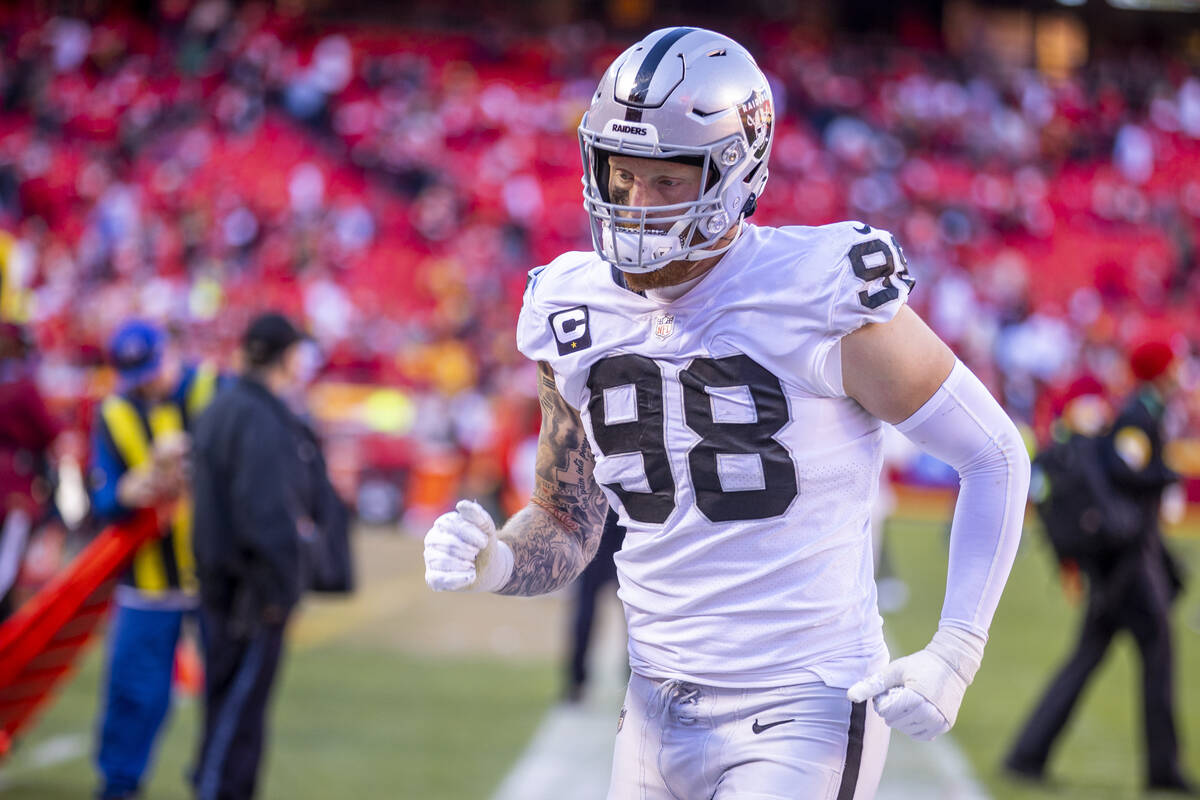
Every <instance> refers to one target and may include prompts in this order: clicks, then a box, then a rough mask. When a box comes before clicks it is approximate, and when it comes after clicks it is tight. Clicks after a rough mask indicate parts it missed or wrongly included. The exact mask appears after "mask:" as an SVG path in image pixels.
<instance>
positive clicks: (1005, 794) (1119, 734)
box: [886, 521, 1200, 800]
mask: <svg viewBox="0 0 1200 800" xmlns="http://www.w3.org/2000/svg"><path fill="white" fill-rule="evenodd" d="M945 536H946V533H945V529H944V528H943V527H941V526H932V525H929V524H928V523H918V522H904V521H899V522H895V523H893V525H892V526H891V528H890V530H889V549H890V556H891V559H892V562H893V564H894V565H895V568H896V572H897V573H898V574H899V575H900V576H901V577H903V578H904V579H905V580H906V581H907V583H908V586H909V588H910V590H911V598H910V600H909V603H908V605H907V607H906V608H904V609H903V611H902V612H901V613H898V614H893V615H889V616H888V617H887V620H886V627H887V631H888V635H889V638H890V639H891V641H892V642H893V643H894V644H895V646H897V647H898V648H902V649H904V650H905V651H909V650H912V649H914V648H917V647H921V646H923V645H924V644H925V642H926V641H928V638H929V636H930V635H932V633H933V629H934V626H935V625H936V621H937V618H938V613H939V611H940V609H941V603H942V594H943V589H944V586H945V569H946V538H945ZM1172 547H1173V549H1174V551H1175V552H1176V553H1177V554H1178V555H1180V556H1181V557H1182V558H1183V559H1184V560H1185V561H1186V562H1187V563H1188V564H1189V565H1190V566H1191V568H1192V569H1191V571H1192V573H1193V575H1196V576H1197V579H1196V580H1194V581H1193V582H1192V583H1191V585H1190V586H1189V589H1188V591H1187V593H1186V594H1185V596H1184V597H1183V598H1182V599H1181V600H1180V602H1179V603H1177V604H1176V607H1175V613H1174V621H1175V625H1174V631H1175V650H1176V669H1175V676H1176V679H1175V683H1176V697H1177V701H1178V707H1177V723H1178V725H1179V727H1180V739H1181V750H1182V752H1183V755H1184V759H1185V763H1186V765H1187V767H1188V768H1189V769H1190V772H1191V774H1192V775H1196V776H1200V637H1198V636H1197V631H1196V628H1195V627H1189V625H1188V623H1189V622H1190V623H1191V625H1192V626H1196V625H1198V624H1200V540H1197V539H1195V538H1190V539H1187V540H1180V541H1173V542H1172ZM1081 611H1082V608H1081V606H1078V605H1072V604H1071V603H1069V602H1068V601H1067V598H1066V596H1065V594H1064V592H1063V591H1062V589H1061V588H1060V584H1059V581H1058V577H1057V573H1056V570H1055V569H1054V567H1053V565H1052V558H1051V556H1050V553H1049V552H1048V549H1047V547H1046V545H1045V543H1044V539H1043V538H1042V536H1041V532H1040V531H1039V530H1038V529H1036V528H1035V527H1033V526H1030V527H1029V528H1028V529H1027V530H1026V535H1025V539H1024V541H1023V542H1022V548H1021V552H1020V554H1019V555H1018V557H1017V562H1016V565H1015V567H1014V569H1013V573H1012V577H1011V578H1010V580H1009V583H1008V586H1007V588H1006V589H1005V592H1004V598H1003V600H1002V601H1001V603H1000V608H999V610H998V611H997V614H996V619H995V622H994V623H993V625H992V630H991V639H990V642H989V644H988V649H987V655H986V657H985V658H984V661H983V668H982V669H981V670H980V671H979V675H978V676H977V677H976V680H975V683H974V684H973V685H972V687H971V689H970V690H969V691H968V692H967V696H966V700H965V701H964V703H963V708H962V711H961V713H960V715H959V718H958V723H957V725H956V726H955V728H954V737H955V739H956V740H957V741H958V742H959V744H960V745H961V746H962V748H963V749H964V751H965V752H966V755H967V757H968V758H969V760H970V761H971V763H972V765H973V767H974V768H975V770H976V772H977V774H978V775H979V777H980V778H981V780H982V781H983V782H984V784H985V785H986V786H987V788H988V790H989V791H990V792H991V793H992V794H993V796H994V797H995V798H997V800H1010V799H1011V800H1035V799H1036V800H1041V798H1051V797H1053V798H1078V799H1079V800H1084V798H1087V800H1104V799H1106V798H1114V799H1115V798H1131V797H1138V796H1140V787H1141V786H1142V783H1143V771H1144V766H1143V762H1144V760H1143V757H1142V747H1143V746H1142V735H1141V724H1142V712H1141V688H1140V675H1141V668H1140V664H1139V662H1138V658H1137V651H1136V648H1135V647H1134V646H1133V642H1132V640H1131V639H1130V638H1129V637H1128V635H1125V634H1123V635H1121V636H1120V637H1118V639H1117V641H1116V642H1115V643H1114V646H1113V649H1112V650H1111V652H1110V656H1109V658H1108V659H1107V660H1106V661H1105V662H1104V663H1103V664H1102V665H1101V667H1100V669H1099V670H1098V672H1097V673H1096V674H1095V676H1094V677H1093V679H1092V682H1091V683H1090V684H1089V686H1088V687H1087V689H1086V690H1085V692H1084V695H1083V698H1082V701H1081V704H1080V706H1078V707H1077V709H1076V713H1075V715H1074V716H1073V718H1072V719H1071V722H1070V723H1069V724H1068V727H1067V729H1066V731H1065V733H1064V735H1063V738H1062V739H1060V741H1059V743H1058V747H1057V750H1056V751H1055V753H1054V755H1053V756H1052V760H1051V763H1050V767H1049V778H1050V781H1051V783H1050V785H1049V786H1048V787H1035V786H1030V785H1027V784H1019V783H1014V782H1013V781H1011V780H1010V779H1008V778H1007V777H1006V776H1004V775H1003V774H1002V772H1001V770H1000V768H999V765H1000V761H1001V759H1002V758H1003V755H1004V753H1005V751H1006V749H1007V748H1008V746H1009V745H1010V743H1011V742H1012V739H1013V737H1014V736H1015V735H1016V731H1017V729H1018V728H1019V726H1020V725H1021V724H1022V723H1023V722H1024V721H1025V717H1026V715H1027V714H1028V713H1029V712H1030V710H1031V709H1032V707H1033V705H1034V703H1035V702H1036V701H1037V698H1038V697H1039V696H1040V693H1041V692H1042V690H1043V689H1044V688H1045V685H1046V684H1047V682H1048V681H1049V679H1050V677H1051V675H1052V674H1053V672H1054V671H1055V670H1056V669H1057V667H1058V666H1059V665H1060V663H1061V662H1062V661H1063V659H1064V658H1065V657H1066V655H1067V654H1068V653H1069V652H1070V650H1071V648H1072V647H1073V644H1074V641H1075V636H1076V633H1077V628H1078V621H1079V616H1080V613H1081Z"/></svg>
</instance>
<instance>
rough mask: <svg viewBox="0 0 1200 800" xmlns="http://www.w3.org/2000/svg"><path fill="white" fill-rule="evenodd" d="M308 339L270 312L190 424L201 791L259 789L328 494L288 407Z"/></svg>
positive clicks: (302, 378)
mask: <svg viewBox="0 0 1200 800" xmlns="http://www.w3.org/2000/svg"><path fill="white" fill-rule="evenodd" d="M302 341H303V338H302V336H301V334H300V332H299V331H297V330H296V328H295V326H294V325H292V323H291V322H290V321H289V320H288V319H287V318H286V317H284V316H282V315H280V314H276V313H268V314H264V315H262V316H260V317H258V318H257V319H255V320H254V321H253V322H252V323H251V325H250V326H249V328H248V329H247V331H246V333H245V335H244V337H243V339H242V355H243V359H244V365H245V367H244V371H243V373H242V375H241V376H240V378H239V379H238V381H237V382H236V383H235V384H234V385H233V386H231V387H230V388H229V389H228V390H227V391H226V392H224V393H223V394H222V395H221V396H220V397H218V398H217V399H216V400H215V401H214V402H213V404H212V406H211V407H210V408H209V409H208V411H206V412H205V414H204V415H203V417H201V419H200V421H199V423H198V426H197V429H196V434H195V444H194V457H195V467H194V468H195V473H194V476H193V495H194V503H195V523H194V525H195V528H194V530H195V532H194V548H195V553H196V570H197V574H198V576H199V578H200V618H201V631H202V634H203V639H204V645H205V661H206V672H205V692H204V694H205V698H204V699H205V709H204V733H203V740H202V744H201V747H200V753H199V757H198V761H197V766H196V770H195V773H194V774H193V783H194V788H195V791H196V796H197V798H198V799H199V800H244V799H245V798H250V797H252V796H253V795H254V790H255V783H256V778H257V773H258V764H259V759H260V756H261V753H262V749H263V738H264V721H265V716H266V707H267V702H268V699H269V695H270V691H271V685H272V683H273V681H274V678H275V674H276V668H277V667H278V665H279V660H280V655H281V650H282V645H283V633H284V627H285V626H286V624H287V621H288V617H289V615H290V614H291V612H292V609H293V608H294V607H295V605H296V603H297V602H298V601H299V599H300V595H301V593H302V591H303V590H304V588H305V583H306V580H305V575H306V571H307V569H308V565H307V564H306V558H305V554H306V552H307V551H308V548H306V546H305V541H306V540H307V539H310V538H312V537H313V536H314V531H315V530H316V527H317V524H318V521H319V519H320V517H321V516H322V514H325V513H328V512H327V510H325V507H326V506H327V505H328V503H329V497H328V496H327V495H326V494H325V490H326V488H327V485H328V478H327V476H325V475H324V462H323V461H322V460H321V458H320V450H319V448H318V446H317V442H316V440H315V438H314V437H313V435H312V432H311V431H310V430H309V428H308V427H307V426H306V425H305V424H304V423H303V422H302V421H301V420H300V419H299V418H298V417H297V416H296V414H295V413H293V411H292V410H291V408H290V407H289V404H288V403H289V400H292V399H294V398H296V397H298V396H299V395H300V393H301V391H302V389H303V387H304V384H305V383H306V374H305V373H306V372H308V370H307V369H306V366H305V353H304V348H303V347H302V346H301V344H302Z"/></svg>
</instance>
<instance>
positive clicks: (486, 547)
mask: <svg viewBox="0 0 1200 800" xmlns="http://www.w3.org/2000/svg"><path fill="white" fill-rule="evenodd" d="M538 376H539V378H538V396H539V398H540V400H541V404H542V430H541V433H540V434H539V435H538V454H537V483H536V486H535V488H534V492H533V499H531V500H530V501H529V505H528V506H526V507H525V508H523V509H522V510H521V511H520V512H518V513H517V514H516V515H514V516H513V518H512V519H510V520H509V521H508V524H507V525H505V526H504V530H502V531H500V532H499V533H497V531H496V525H495V523H494V522H492V518H491V516H490V515H489V514H488V513H487V511H485V510H484V509H483V507H482V506H480V505H479V504H478V503H475V502H472V501H470V500H460V501H459V503H458V505H457V506H455V509H454V511H451V512H448V513H446V514H442V515H441V516H440V517H438V518H437V520H435V521H434V523H433V527H432V528H430V529H429V532H428V533H427V534H425V582H426V583H428V584H429V586H430V588H432V589H433V590H435V591H439V592H473V591H474V592H499V593H501V594H520V595H531V594H545V593H546V592H552V591H554V590H555V589H557V588H559V587H560V586H563V585H564V584H566V583H567V582H568V581H570V580H571V579H572V578H574V577H575V576H576V575H578V574H579V573H580V572H582V571H583V568H584V567H585V566H586V565H587V563H588V562H589V561H591V560H592V558H593V557H594V556H595V555H596V548H597V547H598V546H599V544H600V533H601V531H602V530H603V528H604V515H605V514H606V513H607V511H608V502H607V500H605V498H604V495H603V494H602V493H601V491H600V489H599V487H598V486H596V482H595V481H594V480H593V479H592V467H593V461H592V451H591V449H590V448H589V447H588V444H587V438H586V437H585V435H584V432H583V423H582V422H580V420H579V414H577V413H576V412H575V409H573V408H571V407H570V406H569V405H567V403H566V401H564V400H563V399H562V395H560V394H559V393H558V387H557V386H556V385H555V384H554V373H553V371H552V370H551V369H550V367H549V366H548V365H547V364H544V363H540V362H539V364H538Z"/></svg>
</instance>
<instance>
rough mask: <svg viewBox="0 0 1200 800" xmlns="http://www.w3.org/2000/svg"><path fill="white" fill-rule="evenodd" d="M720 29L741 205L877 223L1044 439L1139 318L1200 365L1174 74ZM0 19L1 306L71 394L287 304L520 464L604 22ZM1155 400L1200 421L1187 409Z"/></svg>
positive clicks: (441, 423) (444, 436) (1179, 72)
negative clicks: (754, 200) (754, 129)
mask: <svg viewBox="0 0 1200 800" xmlns="http://www.w3.org/2000/svg"><path fill="white" fill-rule="evenodd" d="M729 32H730V33H734V34H736V35H738V36H739V37H740V38H742V39H743V40H745V41H746V42H747V44H748V45H749V46H750V48H751V50H752V51H754V52H756V53H759V54H761V58H760V63H761V64H762V65H763V67H764V68H765V70H766V71H767V73H768V74H769V76H770V77H771V80H772V82H773V86H774V92H775V100H776V105H777V115H776V120H777V136H776V141H775V149H774V152H773V158H772V164H771V168H772V177H771V181H770V184H769V186H768V189H767V192H766V194H765V196H764V197H763V198H762V200H761V202H760V206H759V209H760V210H759V212H758V216H757V217H756V218H755V220H754V221H756V222H762V223H765V224H810V225H816V224H822V223H826V222H831V221H835V220H841V219H861V220H864V221H869V222H870V224H872V225H875V226H878V227H884V228H889V229H891V230H892V231H894V232H895V233H896V235H897V237H898V238H899V240H900V242H901V244H902V245H903V246H904V248H905V251H906V254H907V257H908V260H909V261H910V262H911V263H912V265H913V267H912V272H913V274H914V275H915V276H916V277H917V279H918V284H919V290H918V291H917V292H916V293H915V294H914V295H913V303H914V305H915V306H916V307H917V309H918V311H920V312H921V313H922V314H923V315H924V316H925V317H926V319H928V320H929V321H930V322H931V324H932V325H933V327H934V328H935V329H936V330H937V331H938V333H939V334H940V335H941V336H942V337H943V338H945V339H946V340H947V341H948V342H950V343H951V344H952V345H953V346H954V347H955V348H956V350H957V351H958V353H959V354H960V355H961V356H962V357H963V359H964V360H965V361H967V362H968V364H969V365H970V366H971V367H972V368H973V369H974V370H975V371H976V372H977V373H978V374H979V375H980V376H981V377H982V378H983V379H984V380H985V382H987V383H988V384H989V386H990V387H991V388H992V389H993V391H995V392H996V393H997V394H998V395H999V396H1001V398H1002V399H1003V401H1004V402H1005V404H1006V406H1007V408H1008V409H1009V411H1010V413H1012V414H1013V415H1014V416H1015V417H1017V418H1019V419H1021V420H1023V421H1025V422H1026V423H1028V424H1029V425H1030V426H1031V429H1032V430H1034V431H1036V432H1037V433H1038V435H1039V436H1044V434H1045V431H1046V430H1047V428H1048V424H1049V420H1050V418H1051V417H1052V416H1053V412H1054V411H1055V402H1056V400H1055V397H1056V393H1060V392H1061V391H1063V390H1064V388H1065V387H1067V386H1068V385H1070V384H1071V382H1072V381H1074V380H1075V379H1077V378H1078V377H1079V375H1080V374H1081V373H1087V374H1089V375H1090V376H1092V377H1094V378H1095V379H1097V380H1098V381H1100V382H1101V384H1103V385H1104V386H1105V387H1106V388H1107V389H1108V390H1109V391H1111V392H1112V393H1113V394H1114V395H1120V394H1122V393H1123V392H1124V391H1125V390H1126V389H1127V388H1128V387H1129V385H1130V382H1131V379H1130V376H1129V374H1128V369H1127V363H1128V359H1127V357H1126V354H1127V352H1128V351H1129V350H1130V349H1131V348H1132V347H1134V346H1136V345H1137V344H1138V343H1139V342H1140V341H1144V340H1146V339H1150V338H1154V339H1164V338H1165V339H1169V340H1170V341H1171V343H1172V346H1173V347H1174V348H1175V349H1176V352H1177V354H1178V356H1179V357H1180V358H1181V361H1182V365H1183V366H1182V369H1181V372H1180V374H1181V379H1182V380H1183V381H1184V383H1185V384H1187V385H1188V386H1191V387H1192V388H1195V386H1196V384H1197V383H1198V382H1200V360H1198V358H1197V343H1198V342H1200V317H1198V315H1196V314H1195V313H1194V309H1195V308H1196V307H1197V305H1198V303H1200V274H1198V273H1200V270H1197V269H1196V265H1197V258H1198V256H1197V241H1198V237H1200V78H1197V77H1196V76H1195V75H1193V74H1192V72H1191V71H1190V70H1188V69H1186V68H1184V67H1183V66H1181V65H1179V64H1176V63H1174V62H1172V61H1171V60H1170V59H1169V58H1166V57H1155V58H1150V57H1138V56H1129V57H1126V58H1122V59H1121V60H1113V61H1106V60H1097V61H1095V62H1094V63H1092V64H1091V65H1090V66H1089V67H1088V68H1087V69H1086V70H1085V71H1083V72H1082V73H1080V74H1078V75H1075V76H1071V77H1068V78H1065V79H1056V80H1051V79H1049V78H1047V77H1045V76H1043V75H1041V74H1039V73H1037V72H1035V71H1032V70H1012V69H1001V68H1000V67H998V66H997V65H996V64H993V63H984V62H982V61H981V63H971V61H970V60H969V59H968V60H964V59H961V58H952V57H950V56H948V55H947V54H945V53H944V52H941V51H939V50H938V49H936V48H929V47H913V46H909V45H906V44H901V43H900V42H899V41H898V40H891V41H877V40H873V39H871V40H867V41H859V42H847V41H832V42H831V41H822V40H815V39H813V38H812V37H811V36H809V35H808V33H807V32H806V31H805V30H803V29H801V28H789V27H787V26H786V25H781V24H778V23H775V24H773V25H771V26H769V27H763V28H762V29H761V30H757V31H755V30H749V31H746V30H739V31H729ZM0 41H3V46H2V47H0V231H7V233H3V234H0V264H2V269H3V270H4V273H3V280H2V282H0V289H3V291H4V293H5V295H4V296H2V297H0V312H2V311H3V308H8V309H9V310H10V312H11V313H10V315H17V316H23V317H24V318H25V320H26V321H27V322H28V323H29V325H30V328H31V329H32V331H33V333H34V335H35V337H36V340H37V345H38V347H39V350H40V353H41V366H40V375H41V379H42V383H43V384H44V385H45V386H46V388H47V389H48V390H49V392H50V393H51V394H52V395H54V396H56V397H57V398H58V399H59V400H60V401H61V404H62V406H63V407H68V406H69V405H70V404H71V403H73V402H74V401H77V400H78V399H79V398H85V397H96V396H99V395H100V394H102V393H103V391H104V390H105V389H106V388H107V386H106V385H105V381H106V380H108V379H107V378H106V375H107V374H108V373H107V372H106V371H105V370H104V369H102V368H101V367H102V365H103V360H104V353H103V347H102V343H103V342H104V341H105V340H106V337H107V336H108V334H109V333H110V332H111V331H112V330H113V329H114V328H115V327H116V325H117V324H118V323H119V322H120V321H121V320H123V319H126V318H128V317H131V316H142V317H148V318H151V319H155V320H159V321H161V322H163V323H164V324H165V325H167V326H168V327H169V328H170V330H171V331H172V332H173V334H174V335H175V337H176V338H177V341H178V342H179V344H180V346H181V347H182V349H183V351H184V352H185V354H186V355H187V356H189V357H191V358H206V357H207V358H213V359H216V360H218V361H222V360H223V359H225V358H226V357H227V356H228V354H229V353H231V352H233V351H234V350H235V349H236V348H235V344H236V338H237V334H238V333H239V332H240V331H241V330H242V329H243V328H244V326H245V323H246V321H247V320H248V319H249V318H250V317H251V316H252V315H253V314H254V312H255V311H256V310H258V309H262V308H266V307H272V308H278V309H281V310H283V311H285V312H286V313H289V314H291V315H292V316H294V317H295V318H297V319H301V320H304V321H305V323H306V326H307V328H308V329H309V331H311V333H312V334H313V336H314V338H315V339H316V341H318V342H319V343H320V345H321V347H322V350H323V353H324V356H325V364H324V367H323V372H322V376H323V377H324V378H327V379H336V380H344V381H349V382H358V383H370V384H376V385H383V386H390V387H396V388H398V389H401V390H402V391H403V392H404V396H405V398H406V399H407V400H406V402H411V405H412V407H413V411H412V415H411V417H412V418H411V420H409V421H408V422H407V423H406V425H405V428H406V429H408V430H411V432H412V436H413V437H414V438H417V439H421V440H424V441H425V442H426V443H427V444H428V445H429V446H431V447H436V446H444V447H447V448H449V449H452V450H457V451H465V452H474V451H486V452H489V453H491V454H493V456H494V457H492V458H490V459H488V460H486V463H484V464H483V465H482V466H480V467H478V470H477V471H478V472H479V475H476V476H475V477H476V478H478V480H479V481H480V482H482V483H487V482H489V481H490V482H492V483H495V479H496V474H497V471H498V470H499V471H505V470H504V464H505V463H506V462H510V461H513V460H518V461H521V463H520V464H519V465H518V466H516V467H515V468H514V469H513V473H514V474H517V475H524V474H528V472H529V471H528V470H527V469H526V466H525V463H524V461H525V460H528V458H529V453H530V448H529V447H528V446H526V445H527V443H528V437H529V436H530V435H531V434H532V433H533V432H535V431H536V422H537V411H536V403H535V402H534V398H533V392H534V379H533V373H532V371H531V369H530V365H528V364H525V363H524V361H523V359H522V358H521V357H520V356H519V355H518V354H517V352H516V348H515V346H514V341H513V336H512V334H511V332H512V330H513V326H514V322H515V318H516V314H517V310H518V308H519V305H520V296H521V289H522V287H523V285H524V280H525V273H526V271H527V270H528V269H529V268H530V267H532V266H536V265H538V264H541V263H545V262H546V261H548V260H549V259H551V258H553V257H554V256H555V255H557V254H558V253H560V252H562V251H563V250H568V249H584V248H587V247H588V246H589V244H588V239H587V234H586V228H585V216H584V214H583V213H582V208H581V198H580V184H579V175H580V165H579V152H578V145H577V142H576V138H575V133H574V129H575V125H576V124H577V121H578V119H579V116H580V114H581V113H582V111H583V110H584V108H585V107H586V103H587V101H588V100H589V98H590V95H591V92H592V91H593V90H594V86H595V80H596V78H597V76H598V74H599V70H600V69H602V67H603V65H604V64H606V63H607V62H608V61H609V60H611V58H612V57H613V56H615V54H616V53H617V52H618V50H619V44H617V43H615V41H614V40H610V39H609V38H607V37H606V35H605V32H604V30H603V29H602V28H601V27H600V26H598V25H595V24H589V23H582V24H572V25H568V26H563V27H559V28H555V29H552V30H550V31H548V32H546V33H544V34H538V35H533V34H528V33H521V34H517V33H514V32H512V31H506V30H505V29H503V28H488V31H487V32H486V33H484V32H480V33H471V32H463V31H431V30H417V29H407V28H387V27H378V26H376V27H369V26H345V27H339V26H337V25H329V24H326V23H322V24H321V25H316V24H314V23H313V21H312V20H310V19H306V18H304V17H290V16H286V15H282V14H280V13H277V12H274V11H270V10H268V9H267V8H266V7H265V6H263V5H258V4H245V5H239V6H237V7H235V6H234V5H232V4H230V3H229V2H226V0H200V2H194V3H192V2H186V0H164V1H163V2H161V3H160V4H159V5H158V7H157V10H156V16H155V17H154V18H152V19H138V18H132V17H128V16H123V15H121V14H117V13H113V14H110V15H108V16H104V17H100V18H95V19H88V20H84V19H79V18H67V17H47V16H45V15H42V14H41V13H39V12H38V11H36V10H35V9H33V8H29V7H21V6H17V5H6V6H5V7H4V8H3V9H0ZM1180 397H1181V398H1184V402H1185V404H1186V403H1187V402H1193V403H1200V400H1197V399H1196V398H1200V392H1195V391H1192V392H1184V393H1180ZM1189 398H1190V399H1189ZM384 416H386V415H384ZM1177 417H1178V419H1179V420H1180V422H1179V426H1178V427H1180V428H1181V429H1182V428H1185V427H1187V426H1188V425H1189V424H1190V425H1191V426H1192V429H1193V430H1192V432H1193V433H1194V432H1195V430H1194V428H1195V425H1196V420H1200V409H1196V408H1193V409H1190V410H1189V409H1187V408H1181V409H1180V411H1179V414H1178V415H1177ZM86 419H88V416H87V415H86V414H82V415H80V416H79V419H78V421H79V423H80V424H83V422H84V421H85V420H86ZM1189 419H1190V420H1192V422H1191V423H1188V422H1187V420H1189ZM1178 432H1183V431H1182V430H1180V431H1178ZM336 460H337V456H336V454H334V455H331V462H334V461H336ZM331 466H333V467H334V468H335V469H336V466H335V465H333V464H331ZM467 469H468V473H469V474H468V479H469V480H470V479H471V475H470V472H471V469H472V468H471V467H470V466H468V468H467ZM520 488H521V487H516V490H517V491H518V492H519V490H520Z"/></svg>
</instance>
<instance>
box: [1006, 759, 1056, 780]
mask: <svg viewBox="0 0 1200 800" xmlns="http://www.w3.org/2000/svg"><path fill="white" fill-rule="evenodd" d="M1004 770H1005V772H1007V773H1008V775H1009V777H1011V778H1015V779H1017V780H1020V781H1026V782H1030V783H1045V782H1046V765H1045V764H1037V763H1034V762H1032V761H1025V760H1023V759H1020V758H1014V757H1013V756H1009V757H1008V758H1006V759H1004Z"/></svg>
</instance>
